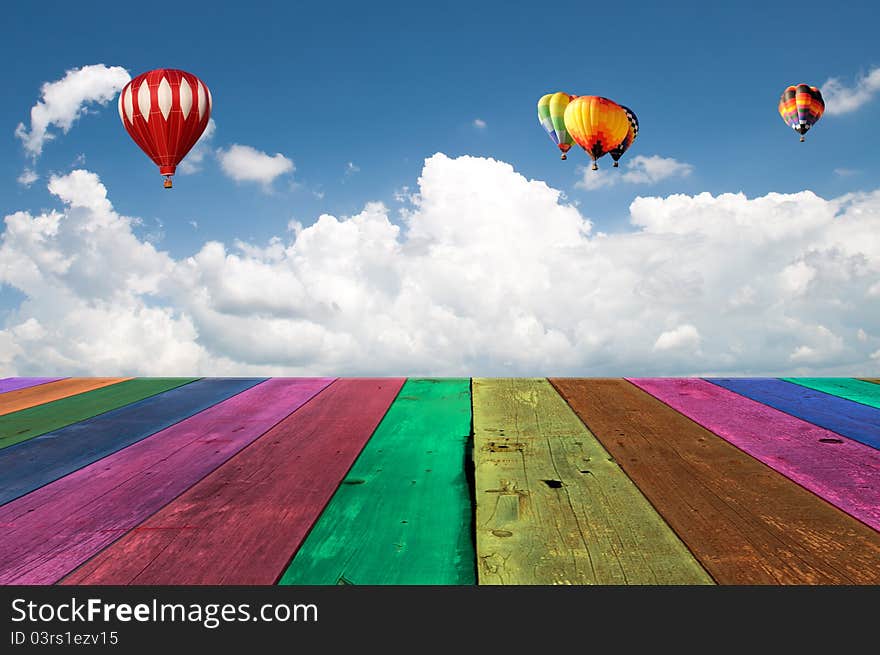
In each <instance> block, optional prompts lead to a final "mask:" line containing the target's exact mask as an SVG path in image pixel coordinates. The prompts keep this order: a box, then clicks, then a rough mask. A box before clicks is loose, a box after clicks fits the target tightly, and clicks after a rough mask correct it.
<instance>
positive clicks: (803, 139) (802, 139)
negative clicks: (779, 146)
mask: <svg viewBox="0 0 880 655" xmlns="http://www.w3.org/2000/svg"><path fill="white" fill-rule="evenodd" d="M804 141H806V139H805V138H804V137H803V135H801V143H803V142H804Z"/></svg>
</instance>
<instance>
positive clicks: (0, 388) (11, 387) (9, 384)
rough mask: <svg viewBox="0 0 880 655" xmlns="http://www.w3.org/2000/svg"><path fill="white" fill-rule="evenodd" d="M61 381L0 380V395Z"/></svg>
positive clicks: (38, 379)
mask: <svg viewBox="0 0 880 655" xmlns="http://www.w3.org/2000/svg"><path fill="white" fill-rule="evenodd" d="M63 379H64V378H4V379H2V380H0V393H6V392H7V391H16V390H18V389H27V388H28V387H36V386H37V385H40V384H46V383H47V382H55V381H57V380H63Z"/></svg>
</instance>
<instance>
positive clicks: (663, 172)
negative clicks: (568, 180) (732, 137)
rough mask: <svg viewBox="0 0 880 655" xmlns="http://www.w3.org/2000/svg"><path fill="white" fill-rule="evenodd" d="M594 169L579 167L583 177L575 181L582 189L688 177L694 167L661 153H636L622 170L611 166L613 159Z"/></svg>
mask: <svg viewBox="0 0 880 655" xmlns="http://www.w3.org/2000/svg"><path fill="white" fill-rule="evenodd" d="M599 161H600V168H599V170H597V171H594V170H592V169H590V168H588V167H586V166H582V167H580V168H578V173H579V174H580V175H581V179H580V180H578V181H577V182H576V183H575V186H576V187H578V188H580V189H587V190H588V191H592V190H595V189H601V188H603V187H610V186H613V185H615V184H617V183H619V182H628V183H629V184H657V183H658V182H662V181H663V180H666V179H669V178H672V177H687V176H689V175H690V174H691V173H692V172H693V170H694V167H693V166H692V165H691V164H687V163H685V162H680V161H678V160H677V159H673V158H672V157H661V156H660V155H651V156H649V157H648V156H645V155H636V156H635V157H633V158H632V159H629V160H628V161H627V160H624V163H623V165H622V166H621V170H615V169H614V168H613V167H612V166H611V160H610V159H609V160H608V164H607V165H606V166H605V167H601V166H602V164H601V162H603V161H605V159H600V160H599Z"/></svg>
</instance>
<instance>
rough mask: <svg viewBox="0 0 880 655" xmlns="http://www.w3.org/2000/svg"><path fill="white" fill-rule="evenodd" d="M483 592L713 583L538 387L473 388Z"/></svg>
mask: <svg viewBox="0 0 880 655" xmlns="http://www.w3.org/2000/svg"><path fill="white" fill-rule="evenodd" d="M473 402H474V461H475V478H476V484H475V494H476V533H477V538H476V542H477V543H476V545H477V562H478V575H479V582H480V584H484V585H485V584H506V585H514V584H709V583H711V578H710V577H709V576H708V575H707V573H706V572H705V571H704V570H703V568H701V566H700V565H699V564H698V563H697V561H696V560H695V559H694V557H693V556H692V555H691V553H690V552H689V551H688V550H687V548H686V547H685V546H684V544H683V543H682V542H681V541H680V540H679V539H678V537H676V535H675V533H673V531H672V530H671V529H670V528H669V526H668V525H666V523H665V522H664V521H663V519H662V518H661V517H660V516H659V515H658V514H657V512H656V511H654V509H653V508H652V507H651V505H650V504H649V503H648V502H647V500H646V499H645V497H644V496H643V495H642V494H641V493H640V492H639V490H638V489H637V488H636V486H635V485H634V484H633V483H632V482H631V481H630V480H629V478H628V477H627V476H626V475H625V474H624V473H623V471H622V470H621V469H620V467H619V466H618V465H617V464H616V463H615V462H614V461H613V460H612V459H611V457H610V456H609V455H608V453H607V452H606V451H605V449H604V448H602V446H601V445H600V444H599V442H598V441H597V440H596V439H595V438H594V437H593V435H592V434H590V432H589V431H588V430H587V429H586V428H585V427H584V425H583V424H582V423H581V421H579V420H578V418H577V416H575V415H574V413H573V412H572V411H571V409H570V408H569V407H568V405H566V403H565V402H564V401H563V400H562V398H560V396H559V394H558V393H556V391H554V389H553V388H552V387H551V386H550V384H549V383H548V382H547V381H546V380H544V379H485V378H482V379H481V378H478V379H475V380H474V381H473Z"/></svg>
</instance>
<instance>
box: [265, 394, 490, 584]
mask: <svg viewBox="0 0 880 655" xmlns="http://www.w3.org/2000/svg"><path fill="white" fill-rule="evenodd" d="M470 431H471V393H470V380H469V379H443V380H432V379H415V380H407V382H406V383H405V384H404V385H403V388H402V389H401V391H400V394H399V395H398V397H397V399H396V400H395V401H394V403H393V404H392V405H391V407H390V409H389V410H388V413H387V414H386V415H385V418H384V419H382V423H381V424H380V425H379V427H378V428H377V429H376V432H375V433H374V434H373V436H372V437H371V438H370V441H369V442H368V443H367V445H366V446H365V447H364V450H363V451H362V452H361V454H360V456H359V457H358V458H357V461H355V463H354V466H352V468H351V470H350V471H349V472H348V475H346V476H345V479H344V480H343V481H342V484H341V485H340V486H339V488H338V489H337V490H336V493H335V494H334V495H333V498H332V499H331V500H330V502H329V503H328V505H327V507H326V509H325V510H324V511H323V512H322V513H321V516H320V518H319V519H318V521H317V523H316V524H315V526H314V527H313V528H312V530H311V532H310V533H309V535H308V537H307V538H306V540H305V541H304V542H303V545H302V546H301V547H300V549H299V550H298V551H297V553H296V556H295V557H294V559H293V561H292V562H291V564H290V566H289V567H288V568H287V570H286V571H285V573H284V575H283V576H282V577H281V580H280V584H294V585H311V584H320V585H326V584H332V585H335V584H368V585H369V584H373V585H380V584H382V585H384V584H396V585H461V584H474V582H475V560H474V548H473V544H472V541H471V524H472V521H473V515H472V505H471V493H470V488H469V486H468V481H467V479H466V475H465V462H466V459H469V458H470V452H469V451H470V448H469V440H470Z"/></svg>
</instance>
